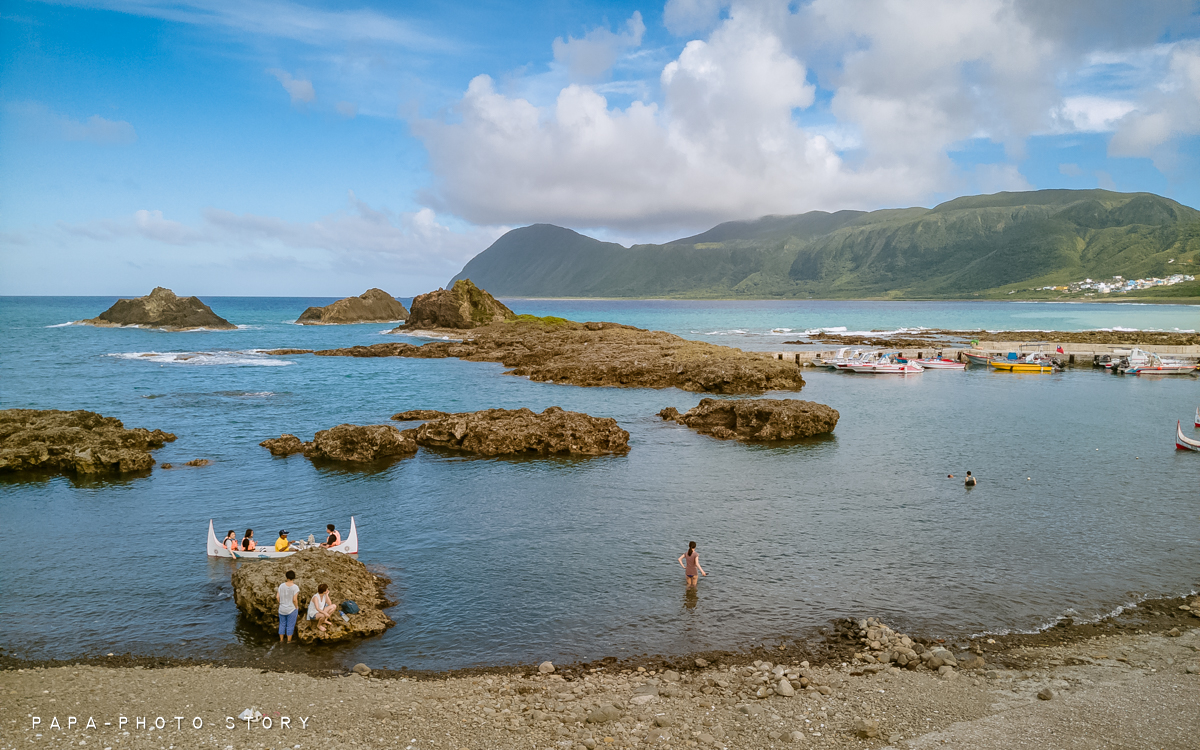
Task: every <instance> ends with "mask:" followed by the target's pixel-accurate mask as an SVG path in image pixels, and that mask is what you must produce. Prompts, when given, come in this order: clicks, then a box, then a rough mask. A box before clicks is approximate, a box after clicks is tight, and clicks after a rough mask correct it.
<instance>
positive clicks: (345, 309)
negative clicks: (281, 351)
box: [296, 289, 408, 325]
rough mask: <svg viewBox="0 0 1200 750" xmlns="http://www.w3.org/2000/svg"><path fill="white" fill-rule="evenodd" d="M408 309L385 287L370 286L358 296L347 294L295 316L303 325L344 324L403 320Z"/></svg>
mask: <svg viewBox="0 0 1200 750" xmlns="http://www.w3.org/2000/svg"><path fill="white" fill-rule="evenodd" d="M407 317H408V310H405V309H404V305H402V304H400V301H399V300H397V299H396V298H395V297H393V296H392V295H390V294H388V293H387V292H385V291H383V290H382V289H368V290H367V291H365V292H363V293H362V294H360V295H359V296H357V297H347V298H345V299H340V300H338V301H337V302H333V303H331V304H328V305H325V306H324V307H310V308H308V309H307V310H305V311H304V312H303V313H301V314H300V317H299V318H297V319H296V322H297V323H300V324H302V325H345V324H348V323H390V322H392V321H395V320H404V319H405V318H407Z"/></svg>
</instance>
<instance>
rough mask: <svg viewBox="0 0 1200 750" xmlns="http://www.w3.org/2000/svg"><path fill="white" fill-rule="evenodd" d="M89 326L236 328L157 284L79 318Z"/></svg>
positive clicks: (205, 307)
mask: <svg viewBox="0 0 1200 750" xmlns="http://www.w3.org/2000/svg"><path fill="white" fill-rule="evenodd" d="M79 322H80V323H82V324H85V325H90V326H102V327H115V326H140V327H142V328H162V329H165V330H168V331H187V330H193V329H196V328H211V329H215V330H223V331H227V330H231V329H234V328H237V326H235V325H234V324H232V323H230V322H229V321H228V320H225V319H224V318H222V317H221V316H220V315H217V314H216V313H215V312H213V311H212V308H210V307H209V306H208V305H206V304H204V303H203V302H201V301H200V300H199V299H198V298H197V297H177V296H175V292H172V291H171V290H170V289H165V288H163V287H161V286H157V287H154V291H152V292H150V294H149V295H147V296H145V297H136V298H134V299H120V300H117V302H116V304H114V305H113V306H112V307H110V308H108V309H107V310H105V311H104V312H102V313H100V314H99V315H97V316H96V317H94V318H89V319H88V320H81V321H79Z"/></svg>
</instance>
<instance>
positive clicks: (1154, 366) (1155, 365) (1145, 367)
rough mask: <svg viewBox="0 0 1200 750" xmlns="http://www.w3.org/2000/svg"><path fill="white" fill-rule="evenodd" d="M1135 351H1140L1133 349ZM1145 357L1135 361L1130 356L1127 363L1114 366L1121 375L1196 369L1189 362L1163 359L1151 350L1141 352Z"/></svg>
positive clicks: (1181, 373)
mask: <svg viewBox="0 0 1200 750" xmlns="http://www.w3.org/2000/svg"><path fill="white" fill-rule="evenodd" d="M1134 351H1135V352H1141V350H1140V349H1135V350H1134ZM1141 353H1142V354H1145V355H1146V357H1145V358H1140V357H1139V358H1138V359H1137V361H1136V363H1135V360H1134V358H1133V357H1132V356H1131V357H1130V358H1129V361H1128V362H1127V363H1124V362H1123V363H1121V364H1118V365H1117V366H1116V368H1114V369H1115V370H1116V371H1117V372H1118V373H1120V374H1122V375H1188V374H1191V373H1192V372H1194V371H1195V370H1196V365H1194V364H1192V363H1191V362H1180V361H1179V360H1175V359H1163V358H1162V357H1160V356H1158V355H1157V354H1154V353H1153V352H1141Z"/></svg>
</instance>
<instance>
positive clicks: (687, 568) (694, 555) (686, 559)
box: [679, 542, 708, 587]
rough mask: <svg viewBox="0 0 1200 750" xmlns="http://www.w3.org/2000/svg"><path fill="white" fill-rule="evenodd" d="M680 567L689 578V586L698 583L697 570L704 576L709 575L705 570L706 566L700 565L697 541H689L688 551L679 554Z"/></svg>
mask: <svg viewBox="0 0 1200 750" xmlns="http://www.w3.org/2000/svg"><path fill="white" fill-rule="evenodd" d="M679 567H681V568H683V575H684V576H685V577H686V578H687V585H688V586H689V587H691V586H695V585H696V580H697V579H696V571H699V572H700V575H702V576H708V573H705V572H704V568H702V567H700V553H699V552H697V551H696V543H695V542H689V543H688V551H687V552H684V553H683V554H682V555H680V556H679Z"/></svg>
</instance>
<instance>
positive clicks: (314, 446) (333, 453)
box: [259, 424, 417, 463]
mask: <svg viewBox="0 0 1200 750" xmlns="http://www.w3.org/2000/svg"><path fill="white" fill-rule="evenodd" d="M411 432H412V431H411V430H406V431H404V432H401V431H400V430H399V429H397V428H396V427H393V426H392V425H390V424H368V425H357V424H340V425H338V426H337V427H331V428H329V429H328V430H321V431H320V432H318V433H317V434H316V435H314V436H313V439H312V440H311V441H309V442H307V443H306V442H302V441H301V440H300V438H298V437H296V436H295V435H291V434H288V433H284V434H283V435H280V436H279V437H277V438H270V439H268V440H264V441H262V442H261V443H259V445H261V446H262V447H264V448H266V449H267V450H269V451H271V453H272V454H273V455H276V456H289V455H291V454H293V453H303V454H304V455H305V456H307V457H308V458H311V459H317V460H324V461H345V462H348V463H366V462H369V461H378V460H380V459H385V458H395V457H397V456H408V455H412V454H413V453H416V452H417V444H416V442H414V441H413V437H412V435H411V434H410V433H411Z"/></svg>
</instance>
